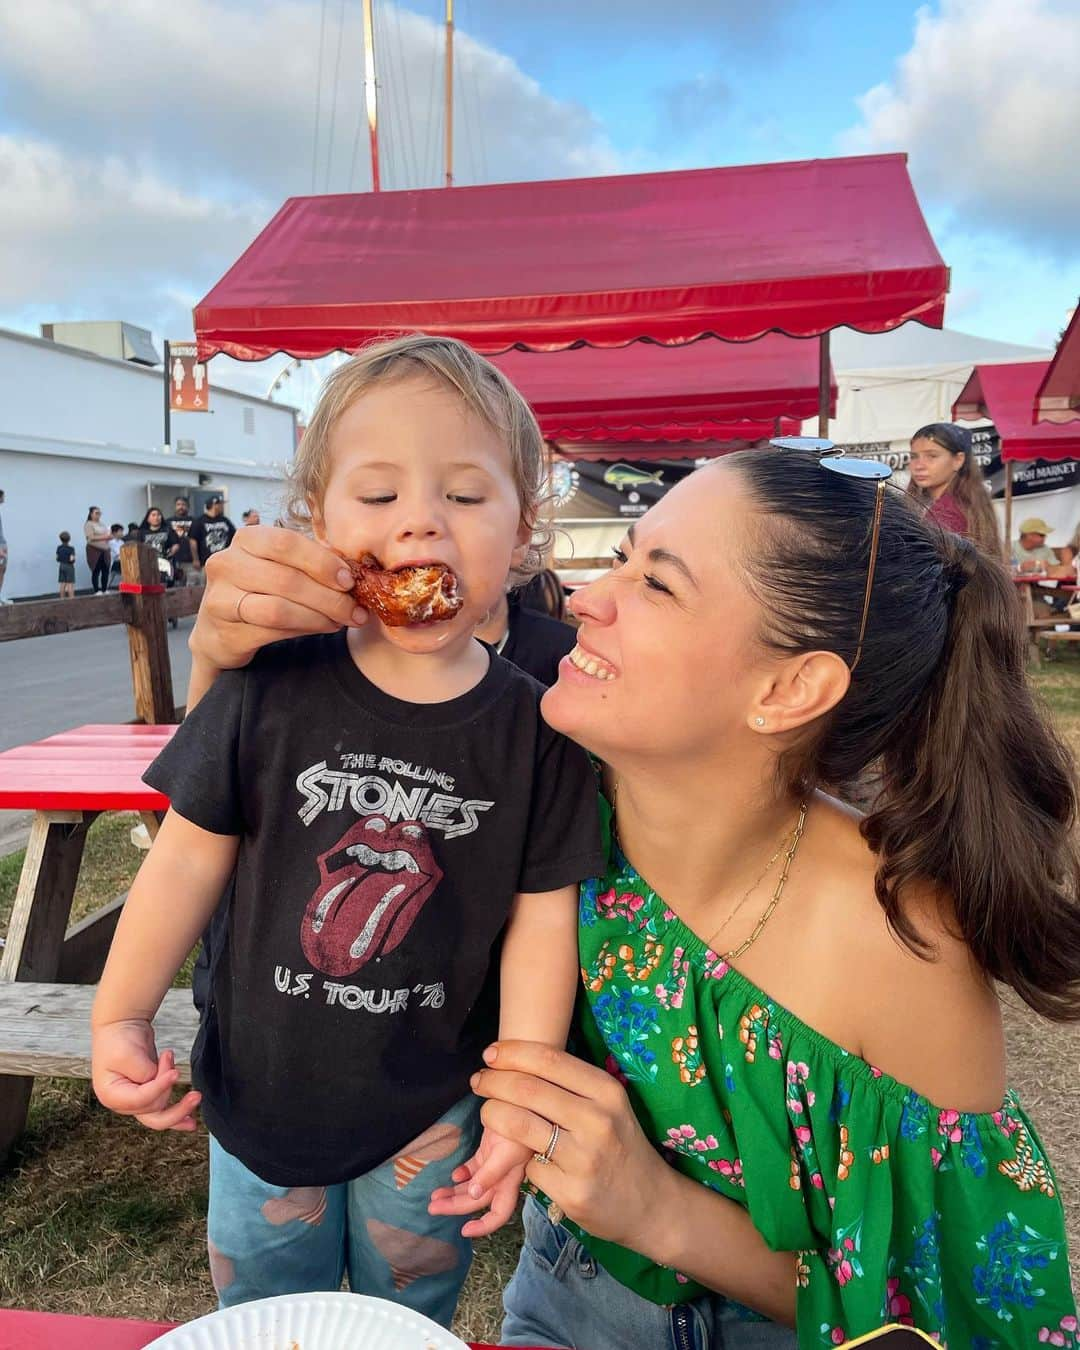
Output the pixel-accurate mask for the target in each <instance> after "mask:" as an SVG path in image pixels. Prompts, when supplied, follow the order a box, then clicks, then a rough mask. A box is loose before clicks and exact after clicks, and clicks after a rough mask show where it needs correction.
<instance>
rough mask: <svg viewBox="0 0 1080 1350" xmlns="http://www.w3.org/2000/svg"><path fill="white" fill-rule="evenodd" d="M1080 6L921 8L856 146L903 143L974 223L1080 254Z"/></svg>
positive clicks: (996, 2)
mask: <svg viewBox="0 0 1080 1350" xmlns="http://www.w3.org/2000/svg"><path fill="white" fill-rule="evenodd" d="M1078 69H1080V7H1078V6H1077V4H1076V3H1075V0H942V4H941V9H940V12H939V13H933V12H931V11H930V10H929V9H928V8H922V9H920V10H919V12H918V16H917V20H916V26H915V36H914V40H913V43H912V46H911V49H910V50H909V51H908V52H907V53H906V54H905V55H904V56H903V57H901V59H900V60H899V62H898V63H897V66H896V70H895V73H894V74H893V77H892V79H891V80H889V81H888V82H887V83H885V84H880V85H877V86H875V87H874V88H873V89H870V90H869V91H868V92H867V93H866V94H864V95H863V97H862V98H861V99H860V100H859V109H860V112H861V114H862V119H861V122H860V123H859V124H858V125H857V126H856V127H854V128H852V130H851V131H849V132H848V133H847V134H846V135H845V136H844V137H843V146H844V148H845V149H846V150H848V151H853V152H864V151H879V150H892V149H900V150H907V151H909V152H910V155H911V170H912V175H913V177H914V179H915V182H916V186H917V187H918V189H919V191H920V193H921V194H922V195H924V197H925V198H926V200H927V201H928V202H929V203H937V204H947V205H948V207H949V208H950V211H951V213H952V214H953V217H954V219H955V220H956V221H957V223H958V224H961V225H962V227H963V228H964V229H965V230H967V231H985V232H992V233H998V234H1001V235H1004V236H1006V237H1009V238H1012V239H1015V240H1017V241H1018V242H1021V243H1023V244H1026V245H1028V246H1035V247H1040V248H1041V249H1043V250H1044V251H1045V252H1047V253H1049V254H1051V255H1053V256H1056V257H1059V258H1069V257H1073V258H1075V257H1078V256H1080V230H1078V229H1077V224H1076V222H1077V220H1078V218H1080V157H1078V156H1077V154H1076V136H1077V128H1078V127H1080V79H1078V78H1077V70H1078Z"/></svg>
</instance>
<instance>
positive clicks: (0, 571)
mask: <svg viewBox="0 0 1080 1350" xmlns="http://www.w3.org/2000/svg"><path fill="white" fill-rule="evenodd" d="M3 504H4V490H3V488H0V506H3ZM7 565H8V544H7V540H6V539H5V538H4V518H3V516H2V515H0V605H10V604H11V601H10V600H5V599H4V596H3V590H4V576H5V574H6V572H7Z"/></svg>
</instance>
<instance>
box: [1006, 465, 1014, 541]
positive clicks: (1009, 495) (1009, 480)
mask: <svg viewBox="0 0 1080 1350" xmlns="http://www.w3.org/2000/svg"><path fill="white" fill-rule="evenodd" d="M1012 507H1013V462H1012V460H1011V459H1007V460H1006V461H1005V562H1006V563H1009V562H1010V561H1011V560H1012V518H1013V509H1012Z"/></svg>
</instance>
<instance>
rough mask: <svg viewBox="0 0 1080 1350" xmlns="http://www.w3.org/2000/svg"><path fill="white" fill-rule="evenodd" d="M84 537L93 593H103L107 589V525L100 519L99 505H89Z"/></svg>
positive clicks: (108, 559)
mask: <svg viewBox="0 0 1080 1350" xmlns="http://www.w3.org/2000/svg"><path fill="white" fill-rule="evenodd" d="M83 536H84V537H85V539H86V565H87V567H89V569H90V585H91V586H92V587H93V591H94V594H95V595H104V594H105V592H106V591H107V590H108V589H109V563H110V561H111V554H110V552H109V539H110V537H111V536H110V533H109V527H108V525H106V524H105V523H104V521H103V520H102V519H101V507H100V506H91V507H90V509H89V511H87V513H86V521H85V523H84V524H83Z"/></svg>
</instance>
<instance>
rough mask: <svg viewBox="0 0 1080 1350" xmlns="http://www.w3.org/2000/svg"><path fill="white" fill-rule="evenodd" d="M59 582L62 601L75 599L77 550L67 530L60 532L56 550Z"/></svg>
mask: <svg viewBox="0 0 1080 1350" xmlns="http://www.w3.org/2000/svg"><path fill="white" fill-rule="evenodd" d="M56 567H57V577H56V579H57V581H58V583H59V585H60V599H61V600H74V599H75V550H74V548H73V547H72V545H71V535H70V534H68V532H67V530H61V531H60V543H59V544H58V545H57V549H56Z"/></svg>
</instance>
